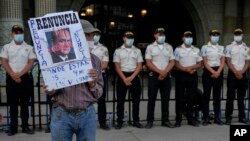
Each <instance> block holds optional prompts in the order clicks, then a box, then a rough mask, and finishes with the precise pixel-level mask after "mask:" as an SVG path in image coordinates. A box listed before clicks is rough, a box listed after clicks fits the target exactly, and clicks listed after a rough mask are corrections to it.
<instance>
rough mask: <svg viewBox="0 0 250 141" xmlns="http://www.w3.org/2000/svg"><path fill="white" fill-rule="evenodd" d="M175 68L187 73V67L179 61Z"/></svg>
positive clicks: (176, 62)
mask: <svg viewBox="0 0 250 141" xmlns="http://www.w3.org/2000/svg"><path fill="white" fill-rule="evenodd" d="M175 67H176V68H177V69H178V70H181V71H186V69H187V68H186V67H183V66H182V65H181V64H180V62H179V61H177V60H175Z"/></svg>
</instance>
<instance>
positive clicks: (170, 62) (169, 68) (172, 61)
mask: <svg viewBox="0 0 250 141" xmlns="http://www.w3.org/2000/svg"><path fill="white" fill-rule="evenodd" d="M174 65H175V61H174V59H173V60H170V61H169V64H168V66H167V67H166V69H165V73H166V74H168V73H169V72H170V71H171V70H172V69H173V67H174Z"/></svg>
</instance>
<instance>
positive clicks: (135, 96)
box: [116, 72, 141, 123]
mask: <svg viewBox="0 0 250 141" xmlns="http://www.w3.org/2000/svg"><path fill="white" fill-rule="evenodd" d="M123 73H124V75H125V76H126V77H128V76H131V75H132V74H133V73H132V72H123ZM128 89H129V92H130V94H131V98H132V104H133V105H132V107H133V108H132V116H133V120H134V122H135V121H136V122H137V121H139V120H140V119H139V106H140V97H141V82H140V78H139V76H136V77H135V78H134V80H133V81H132V85H131V86H126V85H125V84H124V82H123V80H122V79H121V78H120V77H118V79H117V86H116V90H117V117H118V118H117V122H119V123H123V118H124V103H125V99H126V94H127V90H128Z"/></svg>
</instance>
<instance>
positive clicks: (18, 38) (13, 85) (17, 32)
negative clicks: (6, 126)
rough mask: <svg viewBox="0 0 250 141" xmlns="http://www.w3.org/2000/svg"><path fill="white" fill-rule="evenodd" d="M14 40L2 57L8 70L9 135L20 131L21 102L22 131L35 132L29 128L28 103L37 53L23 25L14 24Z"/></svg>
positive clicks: (6, 47) (3, 49)
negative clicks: (25, 38) (26, 38)
mask: <svg viewBox="0 0 250 141" xmlns="http://www.w3.org/2000/svg"><path fill="white" fill-rule="evenodd" d="M11 35H12V37H13V40H12V41H11V42H10V43H9V44H6V45H4V46H3V48H2V51H1V54H0V57H1V58H2V59H1V61H2V66H3V68H4V69H5V71H6V93H7V100H8V104H9V106H10V120H11V122H10V130H9V131H8V136H13V135H15V134H16V133H17V132H18V130H17V129H18V104H19V103H20V106H21V112H20V116H21V119H22V128H23V129H22V132H23V133H27V134H33V133H34V132H33V131H32V130H31V129H30V128H29V125H28V119H29V109H28V104H29V101H30V98H31V92H30V91H31V90H33V82H32V81H33V77H32V74H31V73H30V70H31V69H32V67H33V64H34V60H35V58H36V55H35V53H34V50H33V47H32V46H30V45H28V44H27V43H26V42H25V41H24V30H23V27H22V25H14V26H13V27H12V30H11Z"/></svg>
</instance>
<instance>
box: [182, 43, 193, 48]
mask: <svg viewBox="0 0 250 141" xmlns="http://www.w3.org/2000/svg"><path fill="white" fill-rule="evenodd" d="M181 48H183V49H188V47H186V46H185V44H184V43H183V44H182V45H181ZM189 48H191V49H194V46H193V45H191V47H189Z"/></svg>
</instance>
